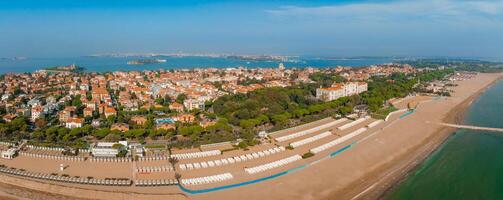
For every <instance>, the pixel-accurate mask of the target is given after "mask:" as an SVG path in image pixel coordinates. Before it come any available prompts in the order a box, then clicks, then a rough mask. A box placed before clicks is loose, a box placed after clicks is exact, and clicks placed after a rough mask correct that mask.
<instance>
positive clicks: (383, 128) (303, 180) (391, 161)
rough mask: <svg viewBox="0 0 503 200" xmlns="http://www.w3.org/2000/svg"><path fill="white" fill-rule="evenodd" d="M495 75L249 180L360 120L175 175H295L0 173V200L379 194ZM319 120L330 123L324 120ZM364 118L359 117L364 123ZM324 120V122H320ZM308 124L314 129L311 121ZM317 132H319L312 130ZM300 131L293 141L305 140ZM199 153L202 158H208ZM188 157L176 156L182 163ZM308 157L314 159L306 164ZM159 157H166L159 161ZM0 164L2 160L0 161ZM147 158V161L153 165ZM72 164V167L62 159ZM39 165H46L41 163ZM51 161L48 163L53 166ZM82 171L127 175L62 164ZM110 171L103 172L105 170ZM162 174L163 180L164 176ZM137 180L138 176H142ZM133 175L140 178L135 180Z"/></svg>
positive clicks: (123, 167) (124, 170)
mask: <svg viewBox="0 0 503 200" xmlns="http://www.w3.org/2000/svg"><path fill="white" fill-rule="evenodd" d="M500 77H501V74H479V75H477V77H476V78H474V79H470V80H465V81H458V82H456V84H458V86H457V87H453V88H452V89H453V90H454V92H453V94H452V97H446V98H444V97H443V98H433V97H424V96H418V97H413V98H408V99H406V100H404V101H403V102H402V103H400V105H399V108H405V107H406V106H407V103H408V102H412V101H415V102H420V103H419V105H418V107H417V109H416V110H415V111H414V112H413V113H410V115H407V116H403V113H396V114H394V115H392V116H391V117H390V120H389V121H388V122H386V123H383V124H382V125H380V126H378V127H375V128H369V129H368V130H367V131H366V132H365V133H364V134H361V135H359V136H356V137H355V138H352V139H351V140H350V141H347V142H345V143H343V144H340V145H338V146H336V147H333V148H331V149H330V151H328V150H327V151H324V152H322V153H319V154H316V155H315V156H313V157H311V158H308V159H303V160H301V161H298V162H296V163H293V164H289V165H286V166H285V167H283V168H278V169H273V170H270V171H268V172H266V173H260V174H257V177H254V176H251V175H248V174H246V173H244V171H243V168H245V167H250V166H257V165H260V164H264V163H268V162H272V161H275V160H278V159H281V158H284V157H286V156H291V155H294V154H300V153H301V152H307V151H309V149H310V148H313V147H315V146H319V145H322V144H324V143H327V142H329V141H331V140H333V139H335V138H338V137H340V135H346V134H348V133H349V132H351V131H354V130H355V129H357V128H359V127H363V126H365V124H361V125H359V126H355V127H353V128H351V129H348V130H345V131H333V130H332V133H333V135H331V136H330V137H327V138H324V139H321V140H319V141H316V142H313V143H312V144H310V145H306V146H302V147H299V148H295V150H293V151H286V152H283V153H279V154H276V155H271V156H268V157H264V158H261V159H258V160H253V161H248V162H246V163H239V164H234V165H232V167H220V168H208V169H201V170H194V171H192V172H182V175H183V176H184V177H198V176H203V175H206V174H217V173H222V172H231V173H232V174H233V175H235V178H234V179H233V180H231V181H229V182H222V183H216V184H212V185H210V186H192V187H190V189H205V188H208V187H216V186H222V185H228V184H234V183H239V182H243V181H248V180H251V179H254V178H260V177H263V176H266V175H271V174H274V173H279V172H281V171H284V170H287V169H291V168H294V167H298V166H303V165H306V164H309V166H308V167H306V168H303V169H302V170H299V171H296V172H295V173H291V174H287V175H284V176H281V177H278V178H275V179H270V180H267V181H263V182H258V183H255V184H250V185H247V186H243V187H236V188H231V189H225V190H220V191H215V192H210V193H203V194H194V195H191V194H185V193H183V192H182V191H181V190H179V189H178V187H175V186H170V187H159V188H155V187H153V188H138V187H127V188H118V187H109V188H107V187H100V186H87V185H86V186H79V185H71V184H53V183H48V182H43V181H34V180H27V179H22V178H17V177H11V176H7V175H4V174H0V199H3V198H2V196H6V198H14V196H18V197H21V198H26V199H79V198H80V199H237V198H239V199H305V200H311V199H379V198H382V197H383V194H385V192H386V191H387V190H389V189H390V188H392V186H394V185H395V184H396V183H398V182H399V181H400V180H402V179H403V177H405V176H406V175H407V173H408V172H409V171H410V170H411V169H413V168H414V167H415V166H417V165H418V164H420V163H421V162H422V161H423V160H424V159H425V158H426V157H427V156H428V155H430V154H431V152H433V151H434V150H435V149H436V148H438V146H440V145H441V144H442V142H443V141H445V139H446V138H447V137H448V136H449V135H450V134H452V133H453V131H454V130H455V129H454V128H449V127H444V126H441V125H438V124H436V123H435V122H449V123H456V122H460V121H461V119H463V114H464V111H465V110H466V108H468V107H469V106H470V104H471V102H472V101H473V100H474V99H476V98H477V97H478V96H479V95H480V94H481V93H482V92H483V91H484V90H485V89H486V88H487V87H489V86H490V85H491V84H492V83H494V82H495V81H497V80H499V78H500ZM326 121H327V122H328V121H330V120H326ZM370 122H371V120H369V121H368V122H365V123H366V124H368V123H370ZM324 123H325V122H324ZM310 126H318V124H316V123H314V124H311V125H307V126H305V127H303V128H310ZM294 131H298V130H296V129H291V130H287V131H282V132H280V133H278V135H283V134H290V132H294ZM320 132H321V131H320ZM307 137H309V136H302V137H299V138H297V139H295V140H301V139H305V138H307ZM352 143H354V144H355V145H354V146H352V147H351V148H350V149H348V150H346V151H344V152H342V153H340V154H338V155H337V156H334V157H331V158H328V159H323V160H320V159H322V158H324V157H326V156H328V155H329V154H330V152H332V151H335V150H337V149H338V148H341V147H343V146H345V145H348V144H352ZM274 145H282V146H285V145H287V143H285V142H283V143H281V142H279V143H275V144H266V145H260V146H257V147H254V148H253V149H251V151H259V150H264V149H268V148H272V147H274ZM240 153H242V152H240V151H236V152H229V153H228V154H224V155H232V156H234V155H239V154H240ZM209 159H210V158H205V159H203V160H209ZM31 160H33V159H27V158H20V159H18V160H17V161H13V162H5V163H6V164H7V165H8V166H16V167H19V166H23V165H26V164H27V163H30V162H33V161H31ZM192 161H193V160H184V161H182V162H183V163H187V162H192ZM315 161H316V164H310V163H313V162H315ZM164 162H166V161H164ZM5 163H3V164H5ZM54 163H55V162H52V161H40V162H38V165H39V166H26V167H24V168H26V169H28V170H30V171H41V172H45V173H50V172H51V169H52V168H55V167H51V166H52V165H54ZM160 163H161V162H153V163H152V164H149V165H160ZM70 165H72V167H73V166H75V164H72V163H70ZM40 166H47V167H44V168H41V167H40ZM54 166H56V165H54ZM89 169H96V170H97V171H100V172H99V173H98V172H96V174H95V176H96V177H110V176H113V177H131V176H133V175H131V164H118V165H114V166H113V168H110V167H109V166H107V165H106V164H83V165H79V166H75V167H73V168H69V170H68V172H69V173H70V174H72V175H80V176H85V172H86V171H88V170H89ZM109 171H110V172H109ZM168 176H169V177H168ZM171 176H173V172H170V173H164V174H162V173H159V174H154V175H145V177H154V178H162V177H165V178H170V177H171ZM145 177H144V178H145ZM140 178H141V177H140Z"/></svg>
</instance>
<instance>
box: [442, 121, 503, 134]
mask: <svg viewBox="0 0 503 200" xmlns="http://www.w3.org/2000/svg"><path fill="white" fill-rule="evenodd" d="M438 124H439V125H442V126H448V127H453V128H462V129H470V130H477V131H491V132H503V128H492V127H482V126H472V125H460V124H449V123H438Z"/></svg>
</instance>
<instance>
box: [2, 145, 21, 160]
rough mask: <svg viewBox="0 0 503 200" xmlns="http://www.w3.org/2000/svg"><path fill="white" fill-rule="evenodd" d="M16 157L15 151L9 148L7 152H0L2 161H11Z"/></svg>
mask: <svg viewBox="0 0 503 200" xmlns="http://www.w3.org/2000/svg"><path fill="white" fill-rule="evenodd" d="M16 155H17V149H15V148H10V149H9V150H7V151H3V152H2V158H3V159H9V160H11V159H13V158H14V157H16Z"/></svg>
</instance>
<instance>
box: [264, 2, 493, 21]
mask: <svg viewBox="0 0 503 200" xmlns="http://www.w3.org/2000/svg"><path fill="white" fill-rule="evenodd" d="M266 12H267V13H269V14H271V15H273V16H287V17H325V18H329V19H332V20H350V19H356V20H358V19H365V20H372V19H373V20H392V21H396V20H407V21H410V20H434V21H453V20H454V21H465V20H477V21H480V20H481V19H483V20H490V21H501V20H502V18H503V0H492V1H473V0H466V1H460V0H419V1H416V0H414V1H407V0H406V1H393V2H387V3H370V2H367V3H354V4H343V5H326V6H316V7H302V6H282V7H279V8H277V9H273V10H266Z"/></svg>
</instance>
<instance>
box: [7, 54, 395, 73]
mask: <svg viewBox="0 0 503 200" xmlns="http://www.w3.org/2000/svg"><path fill="white" fill-rule="evenodd" d="M142 59H166V60H167V61H166V62H165V63H153V64H145V65H128V64H127V62H128V61H134V60H142ZM392 61H393V59H391V58H361V59H327V58H307V57H306V58H304V57H302V58H295V59H292V60H288V61H285V62H281V63H283V64H284V65H285V67H287V68H289V67H297V68H302V67H335V66H339V65H340V66H350V67H360V66H368V65H373V64H383V63H388V62H392ZM279 63H280V62H279V61H247V60H239V59H230V58H225V57H203V56H186V57H176V56H160V57H152V58H146V57H110V56H97V57H96V56H83V57H69V58H28V59H22V60H13V59H0V74H4V73H7V72H17V73H20V72H33V71H36V70H39V69H44V68H47V67H53V66H64V65H71V64H75V65H77V66H80V67H84V68H85V69H86V70H87V71H92V72H106V71H131V70H157V69H182V68H183V69H191V68H208V67H215V68H228V67H247V68H258V67H262V68H275V67H278V65H279Z"/></svg>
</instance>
